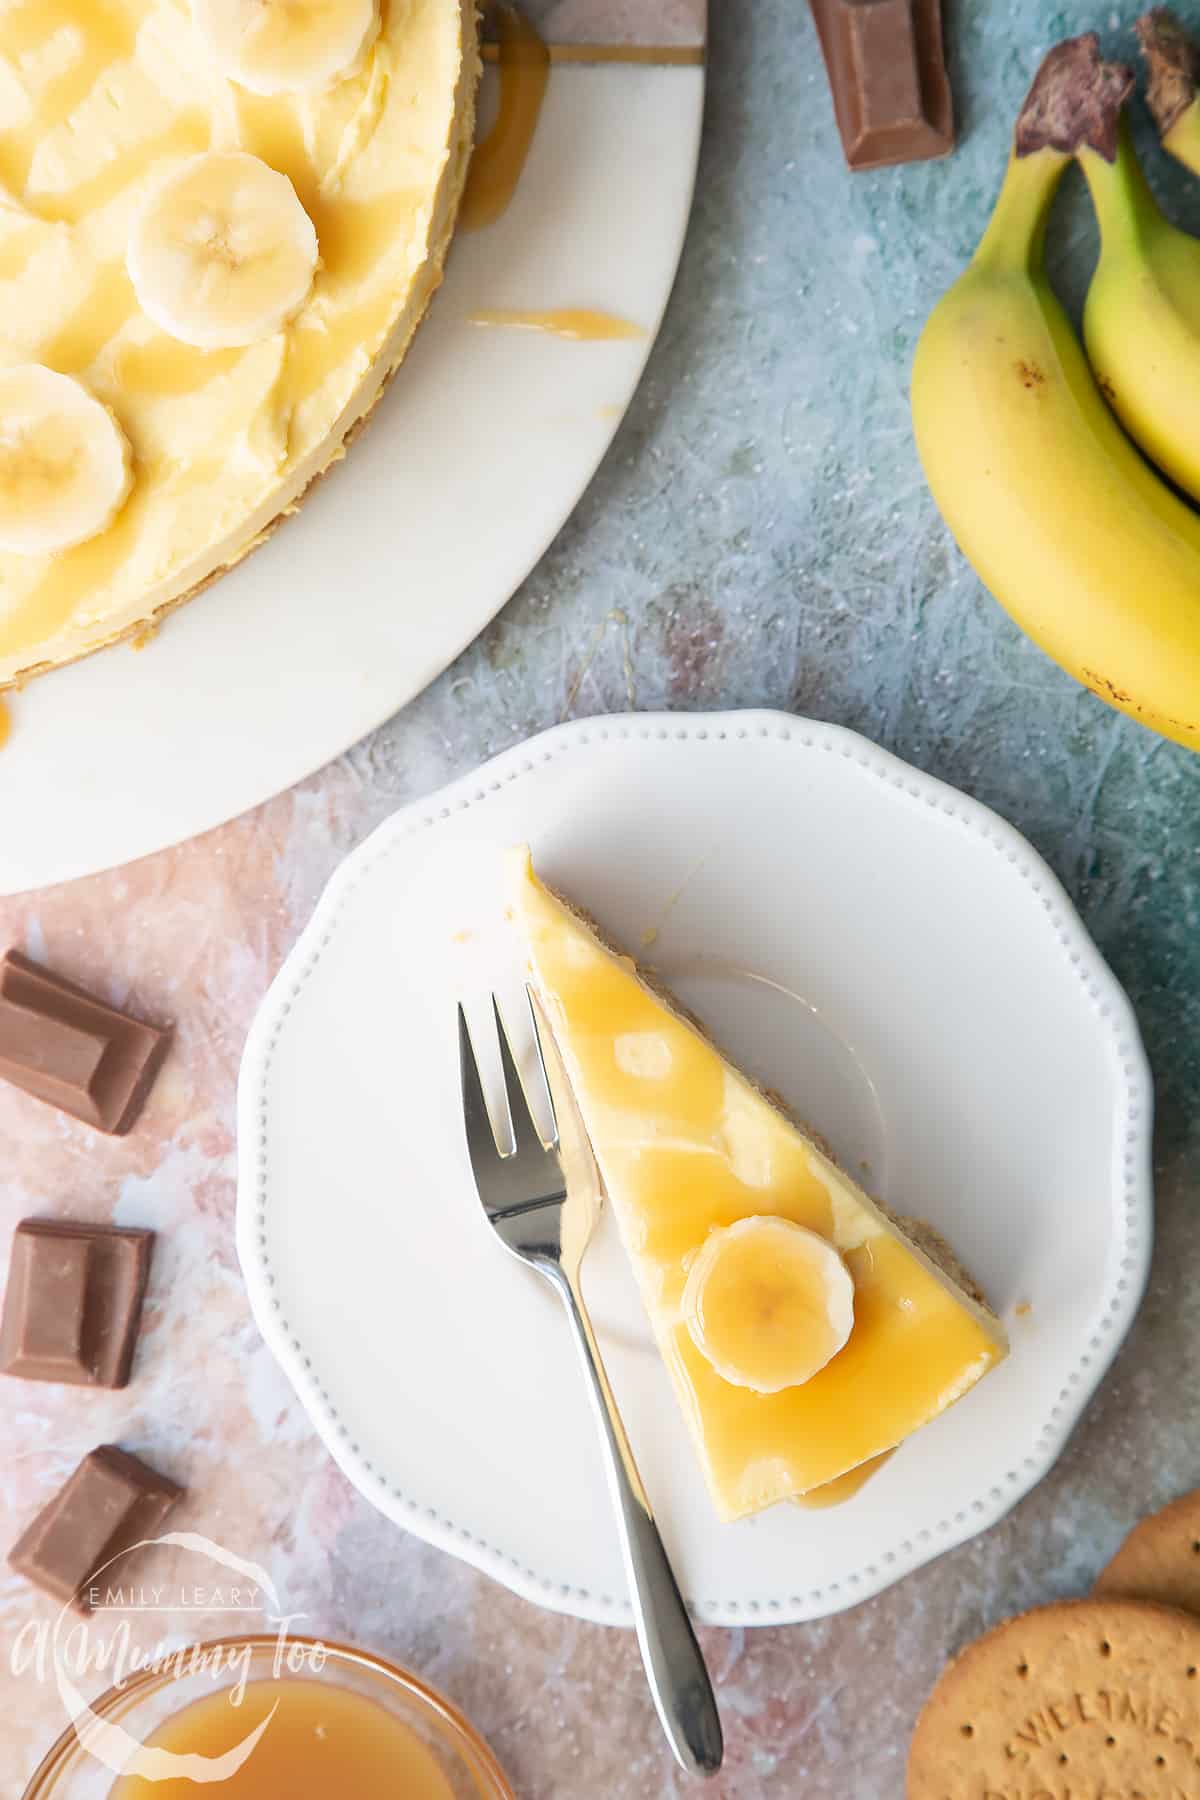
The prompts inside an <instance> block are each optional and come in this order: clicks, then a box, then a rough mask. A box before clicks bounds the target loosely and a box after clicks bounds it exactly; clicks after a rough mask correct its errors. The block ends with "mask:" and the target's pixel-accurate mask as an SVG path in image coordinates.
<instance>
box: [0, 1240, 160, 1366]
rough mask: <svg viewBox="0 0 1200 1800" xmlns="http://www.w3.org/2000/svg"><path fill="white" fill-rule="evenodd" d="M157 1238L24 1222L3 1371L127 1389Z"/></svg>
mask: <svg viewBox="0 0 1200 1800" xmlns="http://www.w3.org/2000/svg"><path fill="white" fill-rule="evenodd" d="M153 1245H154V1233H153V1232H152V1231H141V1230H137V1229H133V1228H127V1227H122V1226H117V1225H85V1224H78V1223H75V1222H74V1221H70V1220H66V1219H22V1221H21V1223H20V1224H19V1225H18V1226H17V1229H16V1233H15V1235H14V1237H13V1247H12V1259H11V1261H10V1263H9V1270H8V1287H7V1289H6V1290H5V1294H4V1311H3V1314H2V1315H0V1372H2V1373H4V1374H5V1375H19V1376H21V1377H22V1378H23V1379H24V1380H26V1381H61V1382H65V1383H67V1384H68V1385H69V1386H73V1387H106V1388H119V1387H124V1386H125V1384H126V1382H127V1381H128V1380H129V1368H130V1364H131V1363H132V1361H133V1347H134V1344H135V1343H136V1341H137V1334H138V1325H139V1324H140V1322H141V1315H142V1298H143V1296H144V1294H145V1292H146V1280H147V1277H148V1276H149V1273H150V1255H151V1251H152V1249H153Z"/></svg>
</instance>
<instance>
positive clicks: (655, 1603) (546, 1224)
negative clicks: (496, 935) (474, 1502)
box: [458, 992, 723, 1775]
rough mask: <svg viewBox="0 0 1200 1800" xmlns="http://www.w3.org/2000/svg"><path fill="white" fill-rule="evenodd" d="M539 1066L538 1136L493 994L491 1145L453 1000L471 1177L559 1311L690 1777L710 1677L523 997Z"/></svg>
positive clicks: (701, 1761)
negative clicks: (640, 1443)
mask: <svg viewBox="0 0 1200 1800" xmlns="http://www.w3.org/2000/svg"><path fill="white" fill-rule="evenodd" d="M529 1003H530V1014H531V1017H532V1019H533V1037H534V1043H535V1045H536V1046H537V1056H538V1063H539V1066H540V1069H541V1073H542V1077H543V1079H544V1080H545V1083H546V1092H547V1094H548V1095H549V1097H550V1108H551V1120H552V1130H553V1135H552V1137H551V1140H550V1142H549V1143H548V1144H547V1143H544V1142H543V1141H542V1137H541V1134H540V1132H539V1131H538V1128H537V1125H536V1124H535V1123H534V1119H533V1115H532V1113H531V1112H530V1110H529V1104H528V1101H527V1099H526V1096H525V1089H524V1086H523V1084H522V1081H521V1077H520V1074H519V1073H518V1070H517V1065H516V1060H515V1058H514V1056H513V1053H512V1049H511V1047H510V1045H509V1040H508V1036H507V1033H506V1032H505V1029H504V1021H503V1019H502V1018H501V1016H500V1008H499V1006H498V1005H497V1003H496V998H495V995H493V996H492V1008H493V1011H494V1012H495V1015H496V1035H497V1037H498V1039H499V1043H500V1064H501V1068H502V1070H503V1073H504V1090H505V1094H506V1096H507V1099H508V1113H509V1122H510V1125H511V1130H512V1144H513V1147H512V1149H511V1150H505V1149H501V1147H500V1146H499V1145H498V1144H497V1142H496V1139H495V1136H494V1134H493V1131H492V1126H491V1122H490V1120H489V1118H488V1110H487V1105H486V1102H485V1100H484V1097H483V1085H482V1083H481V1081H480V1079H479V1067H478V1064H477V1063H476V1060H475V1052H474V1050H473V1049H472V1047H471V1035H470V1031H469V1030H468V1027H467V1020H466V1015H465V1013H464V1012H463V1009H462V1007H461V1006H460V1007H459V1009H458V1042H459V1057H460V1061H461V1067H462V1095H463V1117H464V1120H465V1123H466V1133H467V1150H468V1152H469V1154H470V1158H471V1167H472V1169H473V1170H474V1173H475V1185H476V1187H477V1188H478V1189H479V1198H480V1200H481V1201H482V1202H483V1210H484V1212H485V1213H486V1214H487V1217H488V1221H489V1223H490V1224H491V1226H492V1228H493V1230H494V1231H495V1233H496V1235H497V1237H498V1238H499V1239H500V1242H501V1243H502V1244H503V1245H504V1247H505V1249H506V1250H508V1251H510V1252H511V1253H512V1255H513V1256H516V1257H519V1258H520V1260H521V1261H522V1262H524V1263H528V1264H529V1266H530V1268H533V1269H536V1270H537V1272H538V1274H539V1275H541V1276H543V1277H544V1278H545V1280H547V1281H548V1282H549V1283H550V1285H551V1287H552V1288H553V1289H554V1290H555V1292H556V1293H557V1294H558V1296H559V1298H560V1300H561V1301H562V1303H563V1305H564V1307H565V1308H566V1311H567V1317H568V1319H569V1320H570V1324H571V1331H572V1335H573V1337H574V1340H575V1346H576V1349H577V1350H578V1351H579V1356H580V1360H581V1361H582V1363H583V1368H584V1373H585V1374H586V1376H587V1382H588V1391H589V1393H590V1396H591V1401H592V1409H593V1411H594V1413H595V1416H596V1421H597V1424H598V1425H599V1427H600V1435H601V1438H602V1441H603V1444H604V1452H605V1473H606V1476H607V1479H608V1487H609V1492H610V1494H611V1496H612V1500H613V1505H614V1508H615V1511H616V1514H617V1523H618V1527H619V1530H620V1536H621V1550H622V1558H623V1561H624V1564H625V1572H626V1575H627V1576H628V1579H629V1589H630V1596H631V1599H632V1602H633V1621H634V1626H635V1629H636V1631H637V1640H638V1646H639V1648H640V1650H641V1653H642V1662H643V1664H644V1665H645V1669H646V1678H647V1680H648V1682H649V1684H650V1693H651V1695H652V1696H653V1699H654V1705H655V1708H656V1710H657V1712H658V1716H659V1719H660V1720H661V1722H662V1727H663V1730H664V1731H665V1733H666V1735H667V1740H668V1742H669V1743H670V1746H671V1749H672V1750H673V1751H674V1753H675V1756H676V1759H677V1760H678V1761H679V1763H680V1764H681V1765H682V1766H683V1767H684V1768H685V1769H687V1770H688V1771H689V1772H691V1773H698V1774H703V1775H711V1774H713V1773H714V1772H715V1770H717V1769H719V1768H720V1766H721V1758H722V1755H723V1743H722V1736H721V1720H720V1716H719V1714H718V1712H717V1703H716V1700H715V1698H714V1697H713V1690H712V1683H711V1682H710V1680H709V1678H708V1670H707V1669H706V1668H705V1666H704V1658H703V1656H702V1655H701V1653H700V1646H699V1644H698V1643H697V1642H696V1634H695V1632H694V1631H693V1630H692V1626H691V1621H690V1619H689V1618H688V1615H687V1608H686V1607H685V1606H684V1603H683V1597H682V1595H681V1594H680V1592H679V1587H678V1584H677V1583H676V1580H675V1576H674V1574H673V1573H672V1570H671V1565H670V1563H669V1562H668V1561H667V1553H666V1550H665V1549H664V1548H663V1541H662V1538H661V1537H660V1536H659V1533H658V1527H657V1525H656V1524H655V1523H654V1514H653V1512H652V1511H651V1508H650V1502H649V1500H648V1499H647V1496H646V1490H645V1488H644V1487H643V1486H642V1481H641V1477H640V1476H639V1475H638V1471H637V1465H636V1464H635V1462H634V1460H633V1453H632V1451H631V1450H630V1447H629V1440H628V1438H627V1437H626V1435H625V1428H624V1426H623V1425H622V1423H621V1416H620V1414H619V1413H618V1411H617V1403H616V1400H615V1399H614V1397H613V1392H612V1389H611V1387H610V1386H609V1383H608V1377H607V1375H606V1374H605V1371H604V1364H603V1363H602V1361H601V1359H600V1350H599V1346H598V1345H597V1343H596V1338H595V1334H594V1333H593V1331H592V1326H591V1322H590V1320H589V1319H588V1316H587V1311H586V1309H585V1307H584V1304H583V1297H582V1293H581V1291H580V1285H579V1267H580V1263H581V1261H582V1258H583V1252H584V1250H585V1249H586V1248H587V1244H588V1240H589V1238H590V1237H591V1234H592V1230H593V1228H594V1226H595V1223H596V1220H597V1218H598V1217H599V1214H600V1207H601V1202H602V1198H603V1189H602V1187H601V1184H600V1176H599V1172H598V1170H597V1169H596V1165H595V1160H594V1158H593V1156H592V1151H591V1145H590V1143H589V1141H588V1138H587V1133H586V1131H585V1130H584V1127H583V1122H582V1120H581V1119H580V1117H579V1113H578V1108H577V1107H576V1105H575V1097H574V1094H573V1092H572V1089H571V1085H570V1082H569V1080H568V1079H567V1074H566V1070H565V1068H564V1067H563V1065H562V1060H561V1058H560V1056H559V1053H558V1046H557V1044H556V1043H555V1041H554V1033H553V1031H552V1029H551V1027H550V1025H549V1022H548V1021H547V1020H546V1018H545V1015H544V1014H542V1015H541V1018H540V1020H539V1016H538V1015H539V1012H540V1008H539V1007H538V1006H537V1002H536V1000H535V998H534V996H533V994H532V992H531V993H530V994H529Z"/></svg>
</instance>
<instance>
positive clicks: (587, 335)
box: [468, 306, 646, 343]
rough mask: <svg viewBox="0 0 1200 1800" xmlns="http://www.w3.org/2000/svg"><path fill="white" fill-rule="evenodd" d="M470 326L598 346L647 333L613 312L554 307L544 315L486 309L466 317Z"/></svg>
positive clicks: (506, 309) (575, 307)
mask: <svg viewBox="0 0 1200 1800" xmlns="http://www.w3.org/2000/svg"><path fill="white" fill-rule="evenodd" d="M468 318H469V321H470V323H471V324H472V325H510V326H516V327H517V329H518V330H523V331H548V332H550V333H551V335H552V336H554V337H564V338H574V339H576V340H577V341H586V342H588V343H597V342H600V341H602V340H603V339H606V338H608V339H611V338H644V337H645V335H646V333H645V332H644V331H643V330H642V328H641V326H640V325H635V324H634V323H633V321H632V320H631V319H621V318H618V317H617V315H616V314H615V313H605V312H592V311H591V310H590V309H589V308H587V307H581V306H563V307H554V308H551V309H550V310H548V311H545V312H526V311H523V310H522V309H521V308H518V307H507V306H485V307H482V308H481V309H480V310H479V311H478V312H473V313H470V314H468Z"/></svg>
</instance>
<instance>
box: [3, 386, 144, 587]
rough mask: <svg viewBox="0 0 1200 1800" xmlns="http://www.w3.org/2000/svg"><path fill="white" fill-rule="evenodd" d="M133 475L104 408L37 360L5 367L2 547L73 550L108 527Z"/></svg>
mask: <svg viewBox="0 0 1200 1800" xmlns="http://www.w3.org/2000/svg"><path fill="white" fill-rule="evenodd" d="M132 480H133V475H132V471H131V468H130V453H129V443H128V440H127V438H126V436H125V433H124V432H123V431H122V430H121V427H120V426H119V425H118V424H117V421H116V419H115V418H114V417H113V415H112V413H111V412H110V411H109V410H108V408H107V407H106V406H102V405H101V403H100V401H99V400H97V399H96V398H95V396H94V395H93V394H89V393H88V391H87V389H86V388H85V387H84V386H83V385H82V384H81V383H80V382H78V381H74V380H72V378H71V377H70V376H69V375H59V374H58V373H57V372H56V371H55V370H53V369H44V368H42V367H41V366H40V365H38V364H32V365H22V366H20V367H18V368H13V369H4V370H2V371H0V550H9V551H12V552H14V553H15V554H16V555H18V556H38V555H45V554H46V553H48V552H53V551H56V550H69V549H71V548H72V547H73V546H74V545H76V544H82V543H85V542H86V541H87V539H88V538H91V537H95V536H96V534H97V533H98V532H101V531H103V530H104V529H105V527H106V526H108V525H110V524H111V523H112V521H113V519H115V518H116V516H117V513H118V512H119V511H120V509H121V506H122V504H123V502H124V500H125V497H126V495H127V494H128V492H129V489H130V485H131V483H132Z"/></svg>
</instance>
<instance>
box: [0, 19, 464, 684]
mask: <svg viewBox="0 0 1200 1800" xmlns="http://www.w3.org/2000/svg"><path fill="white" fill-rule="evenodd" d="M478 68H479V62H478V49H477V42H476V28H475V14H474V6H473V4H472V0H385V5H384V10H383V22H382V27H381V30H380V34H379V36H378V38H377V39H376V41H375V43H374V45H373V46H372V47H371V49H370V50H369V52H368V53H367V56H366V58H365V60H364V62H363V66H362V68H361V69H360V70H359V71H358V72H357V73H355V74H354V75H352V76H350V77H349V78H347V79H346V80H344V81H341V82H340V83H338V84H337V85H335V86H334V87H333V88H331V89H330V90H329V91H328V92H326V93H323V94H320V95H316V96H309V95H304V96H295V97H293V96H285V95H277V96H271V97H266V96H260V95H257V94H253V93H250V92H249V91H248V90H246V89H244V88H240V87H238V86H236V85H235V84H234V83H232V82H230V81H229V80H227V79H225V78H224V77H223V76H222V75H220V74H219V73H218V72H217V70H216V69H215V67H214V65H213V64H212V62H211V60H210V59H209V58H208V57H207V55H206V52H205V50H204V47H203V45H202V43H201V42H200V41H199V40H198V37H197V34H196V32H195V28H194V25H193V22H192V18H191V13H190V10H189V8H188V6H187V4H186V3H185V0H9V3H8V4H3V3H2V0H0V368H5V367H13V366H17V365H22V364H30V363H39V364H43V365H45V366H46V367H48V368H50V369H54V370H56V371H58V372H60V373H62V374H67V375H72V376H74V377H76V378H77V379H78V380H79V381H81V382H82V383H83V384H84V386H85V387H87V388H88V389H89V390H90V391H91V392H92V393H93V394H94V395H95V396H96V397H97V399H99V400H100V401H101V402H102V403H103V404H104V405H106V406H108V407H109V408H111V410H112V412H113V414H114V416H115V417H116V419H117V420H118V422H119V424H120V426H121V428H122V429H123V431H124V433H125V435H126V437H127V438H128V440H129V443H130V445H131V448H132V455H133V476H134V479H133V486H132V489H131V492H130V496H129V499H128V500H127V502H126V503H125V505H124V507H123V508H122V510H121V511H120V512H119V513H118V515H117V517H116V518H115V520H114V521H113V523H112V524H111V525H110V526H109V527H108V528H107V529H106V530H104V531H103V532H101V533H100V534H99V535H97V536H95V537H93V538H91V539H90V540H88V541H87V542H85V543H82V544H79V545H77V546H76V547H75V548H73V549H70V550H67V551H63V552H59V553H57V554H54V555H42V556H38V555H22V554H16V553H0V687H3V686H6V685H10V684H11V683H13V682H14V681H18V680H20V679H22V678H23V677H25V676H28V675H30V674H34V673H38V672H40V671H41V670H42V669H44V668H47V667H51V666H53V665H55V664H58V663H62V662H66V661H69V660H71V659H73V658H75V657H78V656H83V655H86V654H87V653H88V652H89V651H91V650H94V649H98V648H99V647H100V646H101V645H103V644H105V643H108V642H111V641H112V640H113V639H114V638H116V637H119V636H122V635H124V634H126V633H128V632H131V631H137V630H138V629H139V627H142V626H144V625H145V624H147V623H148V622H149V621H151V620H152V619H153V618H154V616H155V615H156V614H159V613H161V612H163V611H165V610H166V609H167V608H169V607H170V606H172V605H174V604H176V603H178V602H179V601H180V600H182V599H185V598H186V597H187V596H188V595H189V594H190V593H191V592H192V591H193V590H195V588H196V587H197V586H199V585H200V584H202V583H204V582H205V581H207V580H208V579H209V578H210V577H211V576H212V575H214V574H215V573H218V572H219V571H220V570H222V569H223V568H225V567H227V566H228V565H229V564H230V563H232V562H235V561H236V560H238V558H239V557H241V556H242V555H243V554H245V552H246V551H247V550H248V549H249V548H251V547H252V545H253V544H254V543H256V542H258V541H260V539H261V536H262V535H263V533H264V532H265V531H266V530H267V529H268V528H269V527H270V526H271V525H272V524H273V523H274V522H275V521H276V520H277V518H278V517H279V516H280V515H282V514H283V513H285V512H286V511H287V510H289V509H291V508H293V507H294V505H295V503H296V502H297V501H298V499H299V498H300V496H301V495H302V493H303V491H304V489H305V488H306V487H307V486H308V484H309V482H310V481H311V480H312V479H313V478H314V476H316V475H318V474H319V473H320V472H321V471H322V470H323V469H324V468H325V467H326V466H327V465H328V463H329V462H330V461H332V460H333V459H334V458H335V457H336V456H337V455H338V454H339V452H340V448H341V445H342V442H343V439H344V438H345V436H346V434H347V432H348V431H349V430H350V429H351V428H352V427H353V426H354V425H355V424H356V422H357V421H358V420H359V419H361V418H362V417H363V416H364V415H365V414H366V413H367V412H368V411H369V409H370V407H371V406H372V404H373V403H374V401H375V399H376V398H377V396H378V393H379V390H380V388H381V387H382V385H383V383H384V382H385V380H386V379H387V377H388V375H389V373H390V372H391V371H392V369H394V368H395V366H396V365H397V364H398V363H399V361H400V360H401V358H402V357H403V355H404V352H405V350H406V349H407V347H408V343H409V341H410V339H411V337H412V334H413V332H414V330H415V329H416V326H417V324H418V323H419V321H420V318H421V316H422V314H423V312H424V310H425V307H426V305H427V303H428V301H429V298H430V296H431V294H432V292H433V290H434V289H435V288H436V286H437V284H438V281H439V280H440V277H441V267H442V261H443V258H444V255H445V251H446V248H447V245H448V242H449V238H450V235H451V232H452V230H453V225H454V219H455V214H456V211H457V206H458V201H459V198H460V196H461V192H462V185H463V180H464V177H465V173H466V167H467V162H468V158H469V155H470V146H471V135H472V128H473V120H474V90H475V83H476V79H477V76H478ZM208 149H216V150H244V151H248V152H250V153H251V154H252V155H254V156H258V157H260V158H261V159H262V160H263V161H264V162H266V163H267V164H269V165H270V166H271V167H272V168H274V169H277V170H280V171H282V172H283V173H284V174H286V175H287V176H288V177H289V178H290V180H291V182H292V184H293V186H294V187H295V190H296V193H297V195H298V196H299V198H300V201H301V203H302V204H303V206H304V208H305V210H306V212H307V213H308V215H309V217H310V218H311V219H312V221H313V224H314V226H315V227H316V232H317V242H318V250H319V255H320V266H319V268H318V272H317V276H316V280H315V282H314V284H313V286H312V289H311V292H310V294H309V296H308V299H307V300H306V302H305V304H304V305H303V307H302V308H301V309H300V311H299V312H298V313H297V315H296V316H295V318H294V319H293V320H292V321H291V322H290V323H289V324H288V325H287V326H286V327H285V328H284V329H283V330H281V331H278V332H276V333H275V334H274V335H273V336H271V337H269V338H266V339H264V340H263V341H261V342H258V343H255V344H252V345H250V346H249V347H247V348H245V349H235V350H201V349H195V348H192V347H190V346H189V345H187V344H184V343H181V342H179V341H178V340H176V339H175V338H173V337H171V336H170V335H168V334H167V333H166V332H164V331H162V330H160V329H159V328H158V327H157V326H155V325H154V324H153V323H152V321H151V320H150V319H149V318H148V317H147V316H146V315H145V313H144V312H143V311H142V310H141V308H140V307H139V306H138V303H137V299H136V297H135V295H134V291H133V287H132V285H131V283H130V280H129V277H128V274H127V272H126V266H125V256H126V246H127V243H128V239H129V233H130V226H131V223H132V221H133V218H134V217H135V215H136V213H137V211H138V209H139V207H140V206H141V205H142V203H143V201H144V199H145V196H146V195H147V193H148V192H149V191H150V189H151V186H152V184H154V183H155V182H157V181H159V180H161V178H162V177H163V175H164V174H165V173H166V172H168V171H169V170H170V169H171V168H172V167H174V166H178V165H179V164H181V163H183V162H184V161H186V160H187V159H188V158H190V157H192V156H195V155H196V154H197V153H198V152H200V151H203V150H208Z"/></svg>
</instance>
